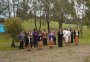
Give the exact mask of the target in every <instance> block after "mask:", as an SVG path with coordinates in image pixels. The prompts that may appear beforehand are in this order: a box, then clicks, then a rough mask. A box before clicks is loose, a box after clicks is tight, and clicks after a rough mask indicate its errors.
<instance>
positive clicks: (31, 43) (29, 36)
mask: <svg viewBox="0 0 90 62" xmlns="http://www.w3.org/2000/svg"><path fill="white" fill-rule="evenodd" d="M32 37H33V34H32V32H31V31H30V32H29V34H28V39H29V47H30V48H32V46H33V39H32Z"/></svg>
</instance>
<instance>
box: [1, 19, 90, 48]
mask: <svg viewBox="0 0 90 62" xmlns="http://www.w3.org/2000/svg"><path fill="white" fill-rule="evenodd" d="M22 25H23V27H24V29H25V31H29V30H33V28H34V23H32V22H31V21H25V22H23V23H22ZM37 26H39V23H37ZM70 26H71V28H74V27H75V25H73V24H63V28H68V27H70ZM50 27H51V28H55V29H58V23H57V22H51V23H50ZM43 28H47V26H46V24H45V25H42V28H41V29H43ZM11 41H12V40H11V39H10V38H9V36H8V35H7V34H3V33H0V50H12V49H15V50H16V49H17V48H12V47H10V44H11ZM16 44H18V43H16ZM80 44H87V45H90V33H89V29H87V27H86V26H84V30H83V38H80Z"/></svg>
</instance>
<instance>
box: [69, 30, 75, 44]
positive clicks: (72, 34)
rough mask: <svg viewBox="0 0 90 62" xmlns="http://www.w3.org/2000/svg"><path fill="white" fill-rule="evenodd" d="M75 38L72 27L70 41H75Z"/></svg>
mask: <svg viewBox="0 0 90 62" xmlns="http://www.w3.org/2000/svg"><path fill="white" fill-rule="evenodd" d="M73 38H74V32H73V30H72V29H71V42H70V43H73Z"/></svg>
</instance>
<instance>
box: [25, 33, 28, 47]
mask: <svg viewBox="0 0 90 62" xmlns="http://www.w3.org/2000/svg"><path fill="white" fill-rule="evenodd" d="M28 45H29V40H28V33H27V32H25V47H26V48H27V47H28Z"/></svg>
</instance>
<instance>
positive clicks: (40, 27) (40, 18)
mask: <svg viewBox="0 0 90 62" xmlns="http://www.w3.org/2000/svg"><path fill="white" fill-rule="evenodd" d="M41 23H42V20H41V10H40V26H39V30H40V29H41Z"/></svg>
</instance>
